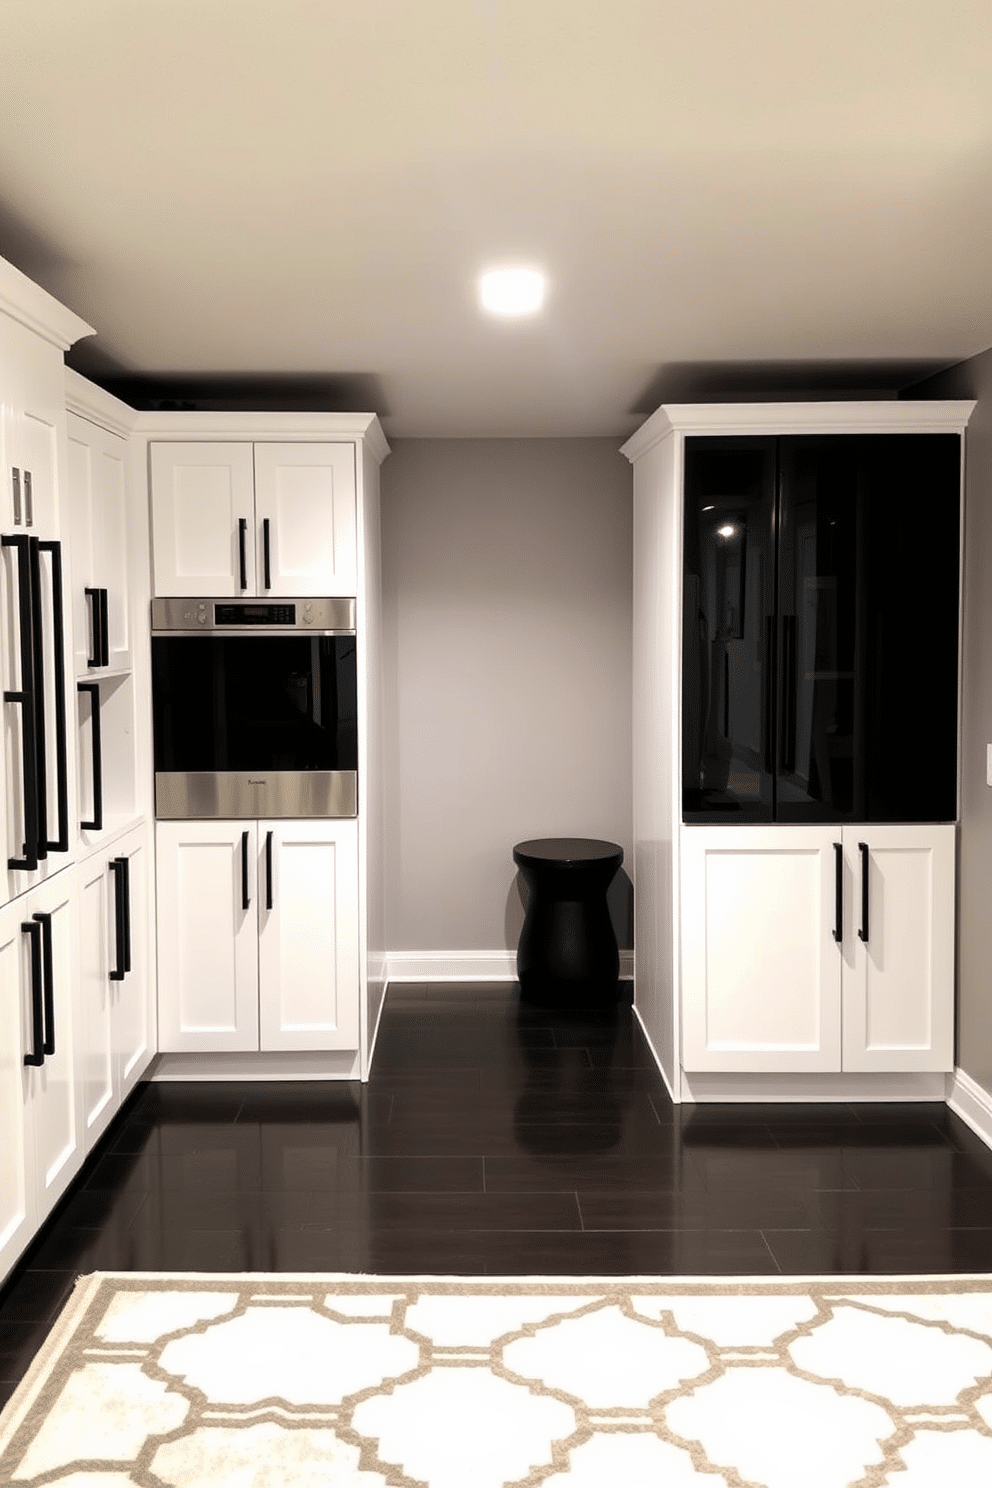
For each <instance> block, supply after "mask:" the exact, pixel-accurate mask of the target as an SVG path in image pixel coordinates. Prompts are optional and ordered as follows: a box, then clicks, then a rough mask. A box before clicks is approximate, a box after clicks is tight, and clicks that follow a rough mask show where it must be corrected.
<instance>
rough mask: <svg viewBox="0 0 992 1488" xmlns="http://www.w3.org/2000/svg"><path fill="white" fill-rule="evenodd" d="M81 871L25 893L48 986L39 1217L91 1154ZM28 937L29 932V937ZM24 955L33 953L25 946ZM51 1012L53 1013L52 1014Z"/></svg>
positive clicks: (36, 1105) (34, 1078)
mask: <svg viewBox="0 0 992 1488" xmlns="http://www.w3.org/2000/svg"><path fill="white" fill-rule="evenodd" d="M76 883H77V879H76V870H75V869H74V868H69V869H66V870H65V871H64V872H63V873H60V874H58V876H57V877H56V878H53V879H52V880H51V882H49V883H46V884H44V885H43V886H41V887H40V888H38V889H36V890H35V891H34V892H33V893H32V894H30V895H27V896H25V899H24V900H23V901H22V902H23V903H24V906H25V915H24V922H25V923H28V922H34V923H37V924H40V926H41V941H42V951H43V955H42V961H43V976H44V979H45V981H46V983H48V969H47V964H46V963H47V960H48V952H47V951H46V949H45V941H46V940H48V941H49V944H50V954H51V981H50V983H48V986H47V987H46V991H45V1002H46V1004H47V1010H46V1017H45V1032H46V1040H47V1042H46V1046H45V1060H44V1063H43V1064H42V1065H41V1066H40V1067H39V1068H31V1069H28V1070H27V1076H28V1100H29V1104H30V1108H31V1113H30V1120H31V1126H32V1128H33V1131H34V1161H35V1172H36V1175H37V1178H36V1182H37V1194H38V1217H39V1219H43V1218H44V1217H45V1215H46V1214H47V1213H48V1212H49V1210H50V1209H51V1208H52V1206H53V1205H54V1204H55V1202H56V1200H57V1199H58V1198H60V1197H61V1195H62V1194H63V1193H64V1192H65V1190H66V1188H67V1186H68V1184H69V1182H70V1180H71V1179H72V1178H73V1177H74V1176H75V1174H76V1173H77V1172H78V1170H79V1167H80V1166H81V1164H82V1161H83V1157H84V1155H85V1139H84V1135H83V1123H82V1117H81V1099H80V1097H81V1086H80V1083H79V1080H78V1078H77V1069H76V1049H75V1012H76V1007H77V1003H78V994H77V992H76V977H77V968H78V965H79V956H78V949H77V944H76ZM25 940H27V937H25ZM23 954H24V955H25V956H26V957H27V955H28V953H27V950H26V948H25V951H24V952H23ZM49 1014H50V1016H49Z"/></svg>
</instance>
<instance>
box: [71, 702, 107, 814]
mask: <svg viewBox="0 0 992 1488" xmlns="http://www.w3.org/2000/svg"><path fill="white" fill-rule="evenodd" d="M76 691H77V692H88V693H89V695H90V701H91V707H90V726H91V728H92V731H93V816H92V818H91V820H90V821H81V822H80V823H79V825H80V826H81V827H82V828H83V829H84V830H85V831H88V832H102V831H103V755H102V749H103V746H102V742H101V739H100V684H99V682H77V683H76Z"/></svg>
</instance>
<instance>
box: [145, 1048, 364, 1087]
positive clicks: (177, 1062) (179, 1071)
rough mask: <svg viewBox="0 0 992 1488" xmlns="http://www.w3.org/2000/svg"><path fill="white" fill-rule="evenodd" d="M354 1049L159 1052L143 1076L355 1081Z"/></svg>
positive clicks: (358, 1075)
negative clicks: (297, 1051)
mask: <svg viewBox="0 0 992 1488" xmlns="http://www.w3.org/2000/svg"><path fill="white" fill-rule="evenodd" d="M360 1078H361V1066H360V1062H359V1058H358V1053H357V1051H356V1052H355V1053H352V1052H351V1051H350V1050H342V1051H341V1052H340V1053H338V1052H336V1051H334V1050H328V1051H327V1052H326V1053H325V1052H323V1051H310V1050H301V1051H300V1052H299V1053H295V1052H288V1053H277V1052H274V1053H271V1054H269V1053H267V1054H256V1053H254V1052H253V1051H247V1052H246V1053H244V1054H219V1053H203V1054H159V1055H158V1057H157V1058H156V1060H155V1062H154V1063H153V1064H151V1065H150V1066H149V1067H148V1069H147V1071H146V1072H145V1079H146V1080H152V1081H163V1082H164V1081H167V1080H358V1079H360Z"/></svg>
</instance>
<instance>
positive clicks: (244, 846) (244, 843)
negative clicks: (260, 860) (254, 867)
mask: <svg viewBox="0 0 992 1488" xmlns="http://www.w3.org/2000/svg"><path fill="white" fill-rule="evenodd" d="M241 908H242V909H250V908H251V898H250V896H249V893H248V833H247V832H242V833H241Z"/></svg>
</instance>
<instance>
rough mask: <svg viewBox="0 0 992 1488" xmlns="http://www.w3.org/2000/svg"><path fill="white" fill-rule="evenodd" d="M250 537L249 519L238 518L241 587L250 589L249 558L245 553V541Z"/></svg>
mask: <svg viewBox="0 0 992 1488" xmlns="http://www.w3.org/2000/svg"><path fill="white" fill-rule="evenodd" d="M247 536H248V518H247V517H239V518H238V559H239V561H240V564H241V587H242V589H247V588H248V556H247V554H246V552H245V541H246V539H247Z"/></svg>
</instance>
